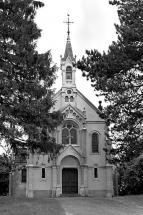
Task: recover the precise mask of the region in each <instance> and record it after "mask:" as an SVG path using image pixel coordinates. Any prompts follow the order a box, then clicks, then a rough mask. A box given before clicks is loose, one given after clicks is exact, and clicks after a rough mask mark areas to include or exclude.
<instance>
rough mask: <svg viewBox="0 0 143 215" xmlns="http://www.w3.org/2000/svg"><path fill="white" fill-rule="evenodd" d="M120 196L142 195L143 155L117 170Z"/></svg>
mask: <svg viewBox="0 0 143 215" xmlns="http://www.w3.org/2000/svg"><path fill="white" fill-rule="evenodd" d="M118 172H119V193H120V195H124V194H130V195H136V194H143V155H140V156H139V157H138V158H135V159H134V160H133V161H131V162H130V163H127V164H126V165H124V167H119V168H118Z"/></svg>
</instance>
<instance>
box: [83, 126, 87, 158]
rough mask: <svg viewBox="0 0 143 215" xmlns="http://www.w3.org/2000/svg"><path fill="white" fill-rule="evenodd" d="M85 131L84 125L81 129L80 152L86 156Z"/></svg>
mask: <svg viewBox="0 0 143 215" xmlns="http://www.w3.org/2000/svg"><path fill="white" fill-rule="evenodd" d="M86 131H87V129H86V128H85V127H84V128H83V129H82V152H83V155H84V156H85V157H86Z"/></svg>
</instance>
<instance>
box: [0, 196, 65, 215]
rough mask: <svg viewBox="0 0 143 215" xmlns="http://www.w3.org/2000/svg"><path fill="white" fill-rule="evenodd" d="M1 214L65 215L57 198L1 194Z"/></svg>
mask: <svg viewBox="0 0 143 215" xmlns="http://www.w3.org/2000/svg"><path fill="white" fill-rule="evenodd" d="M0 215H65V213H64V210H63V208H62V206H61V205H60V204H59V202H58V201H57V200H56V199H49V198H47V199H45V198H41V199H40V198H21V197H9V196H4V197H3V196H0Z"/></svg>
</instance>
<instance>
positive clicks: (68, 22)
mask: <svg viewBox="0 0 143 215" xmlns="http://www.w3.org/2000/svg"><path fill="white" fill-rule="evenodd" d="M67 16H68V21H67V22H64V23H66V24H67V25H68V31H67V33H68V38H67V40H70V28H69V26H70V24H71V23H74V22H70V21H69V16H70V15H69V14H67Z"/></svg>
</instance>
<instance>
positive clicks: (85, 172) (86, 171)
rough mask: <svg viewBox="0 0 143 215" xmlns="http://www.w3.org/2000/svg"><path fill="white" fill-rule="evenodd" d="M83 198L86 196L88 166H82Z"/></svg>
mask: <svg viewBox="0 0 143 215" xmlns="http://www.w3.org/2000/svg"><path fill="white" fill-rule="evenodd" d="M84 196H88V165H86V164H84Z"/></svg>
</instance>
